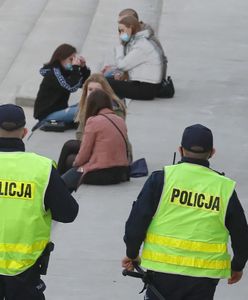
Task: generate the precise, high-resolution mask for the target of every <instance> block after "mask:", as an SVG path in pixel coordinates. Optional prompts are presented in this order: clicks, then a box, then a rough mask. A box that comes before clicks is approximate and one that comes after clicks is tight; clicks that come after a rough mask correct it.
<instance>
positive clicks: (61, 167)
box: [58, 140, 81, 175]
mask: <svg viewBox="0 0 248 300" xmlns="http://www.w3.org/2000/svg"><path fill="white" fill-rule="evenodd" d="M80 144H81V141H79V140H69V141H67V142H65V143H64V145H63V147H62V150H61V152H60V155H59V160H58V172H59V174H60V175H62V174H64V173H65V172H66V171H68V170H69V169H70V168H72V164H73V161H74V159H75V157H76V155H77V154H78V151H79V149H80Z"/></svg>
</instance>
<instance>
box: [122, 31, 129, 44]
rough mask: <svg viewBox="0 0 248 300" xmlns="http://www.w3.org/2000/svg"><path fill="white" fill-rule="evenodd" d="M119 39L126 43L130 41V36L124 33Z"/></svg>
mask: <svg viewBox="0 0 248 300" xmlns="http://www.w3.org/2000/svg"><path fill="white" fill-rule="evenodd" d="M120 39H121V40H122V41H123V42H125V43H127V42H128V41H129V40H130V36H129V35H128V34H127V33H126V32H124V33H122V34H121V35H120Z"/></svg>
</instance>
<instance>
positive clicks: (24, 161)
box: [0, 152, 52, 276]
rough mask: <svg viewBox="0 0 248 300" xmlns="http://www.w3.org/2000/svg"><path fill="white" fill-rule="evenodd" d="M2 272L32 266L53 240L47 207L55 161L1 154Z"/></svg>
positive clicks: (15, 154)
mask: <svg viewBox="0 0 248 300" xmlns="http://www.w3.org/2000/svg"><path fill="white" fill-rule="evenodd" d="M0 165H1V172H0V228H1V230H0V274H3V275H13V276H14V275H17V274H19V273H22V272H23V271H25V270H27V269H28V268H30V267H31V266H32V265H34V263H35V262H36V260H37V259H38V257H39V256H40V255H41V253H42V252H43V250H44V249H45V247H46V245H47V243H48V242H49V240H50V231H51V213H50V211H49V210H48V211H46V210H45V208H44V195H45V192H46V188H47V185H48V182H49V178H50V173H51V168H52V161H51V160H49V159H48V158H45V157H42V156H39V155H36V154H34V153H25V152H8V153H6V152H1V153H0Z"/></svg>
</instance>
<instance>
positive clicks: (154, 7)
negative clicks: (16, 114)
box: [16, 0, 163, 105]
mask: <svg viewBox="0 0 248 300" xmlns="http://www.w3.org/2000/svg"><path fill="white" fill-rule="evenodd" d="M95 4H96V3H95ZM162 4H163V1H162V0H154V1H149V0H138V1H135V3H134V4H133V3H132V1H131V0H127V1H125V5H123V2H122V1H114V0H100V1H99V3H98V5H95V11H94V13H93V14H92V17H93V18H92V22H91V23H89V25H90V26H89V27H88V30H87V31H85V35H86V34H87V36H86V38H85V41H84V44H83V47H82V50H81V54H82V55H83V56H84V57H85V58H86V61H87V64H88V65H89V66H90V68H91V70H92V72H95V71H99V70H100V69H101V67H102V66H103V65H104V64H105V63H107V64H109V63H111V62H112V61H113V60H114V57H113V49H114V46H115V45H116V44H118V43H119V40H118V34H117V19H118V13H119V12H120V11H121V10H122V9H124V8H128V7H132V8H134V9H135V10H137V12H140V19H141V20H143V21H144V22H148V23H149V24H151V25H152V27H153V28H154V29H155V31H157V30H158V26H159V18H160V14H161V11H162ZM92 5H93V4H92ZM93 8H94V7H93V6H92V12H93ZM87 11H88V12H89V10H87ZM88 16H89V15H88ZM103 24H104V27H103ZM82 28H83V27H82ZM84 28H85V26H84ZM33 71H34V70H33ZM39 83H40V76H39V80H38V76H37V75H35V77H34V78H32V79H31V80H30V79H28V80H27V81H25V82H23V84H22V86H21V88H20V90H19V91H18V92H17V96H16V102H17V103H19V104H23V105H33V103H34V99H35V97H36V93H37V90H38V86H39ZM80 95H81V90H79V91H78V92H77V93H73V94H72V95H71V97H70V102H71V103H75V102H78V99H79V98H80Z"/></svg>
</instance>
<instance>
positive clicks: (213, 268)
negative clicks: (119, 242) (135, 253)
mask: <svg viewBox="0 0 248 300" xmlns="http://www.w3.org/2000/svg"><path fill="white" fill-rule="evenodd" d="M164 174H165V176H164V177H165V183H164V187H163V192H162V195H161V199H160V203H159V206H158V209H157V211H156V213H155V215H154V217H153V219H152V222H151V224H150V225H149V228H148V231H147V235H146V239H145V241H144V246H143V251H142V255H141V261H142V263H141V264H142V266H143V267H145V268H147V269H149V270H154V271H157V272H164V273H172V274H180V275H187V276H196V277H209V278H228V277H229V276H230V255H229V254H228V252H227V243H228V237H229V233H228V230H227V229H226V227H225V215H226V209H227V206H228V202H229V199H230V197H231V195H232V193H233V191H234V187H235V182H234V181H233V180H231V179H229V178H227V177H224V176H222V175H219V174H218V173H216V172H214V171H212V170H211V169H209V168H206V167H204V166H200V165H196V164H190V163H181V164H178V165H173V166H167V167H165V168H164Z"/></svg>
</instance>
